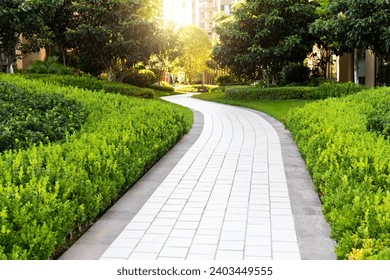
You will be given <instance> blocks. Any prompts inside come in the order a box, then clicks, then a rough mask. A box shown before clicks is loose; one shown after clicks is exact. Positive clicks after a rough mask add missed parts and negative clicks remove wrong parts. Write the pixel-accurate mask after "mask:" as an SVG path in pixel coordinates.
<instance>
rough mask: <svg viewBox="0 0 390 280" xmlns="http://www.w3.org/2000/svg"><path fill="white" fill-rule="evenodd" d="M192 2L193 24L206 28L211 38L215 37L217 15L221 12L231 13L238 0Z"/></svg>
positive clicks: (199, 0) (201, 0)
mask: <svg viewBox="0 0 390 280" xmlns="http://www.w3.org/2000/svg"><path fill="white" fill-rule="evenodd" d="M192 2H193V8H194V10H193V24H194V25H196V26H199V27H200V28H202V29H204V30H205V31H206V32H207V33H208V34H209V36H210V38H211V39H215V38H216V34H215V32H214V27H215V24H216V22H215V16H216V15H217V14H218V13H221V12H224V13H226V14H230V11H231V7H232V5H233V4H234V3H236V2H237V0H193V1H192Z"/></svg>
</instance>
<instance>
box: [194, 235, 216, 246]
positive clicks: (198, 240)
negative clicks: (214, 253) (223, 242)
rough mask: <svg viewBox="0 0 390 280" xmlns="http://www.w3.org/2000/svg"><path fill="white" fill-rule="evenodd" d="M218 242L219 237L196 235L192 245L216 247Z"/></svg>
mask: <svg viewBox="0 0 390 280" xmlns="http://www.w3.org/2000/svg"><path fill="white" fill-rule="evenodd" d="M218 241H219V235H200V234H196V235H195V237H194V241H193V243H194V244H209V245H216V244H218Z"/></svg>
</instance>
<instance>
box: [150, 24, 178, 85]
mask: <svg viewBox="0 0 390 280" xmlns="http://www.w3.org/2000/svg"><path fill="white" fill-rule="evenodd" d="M159 26H161V27H160V28H159V31H158V32H157V35H156V37H155V40H156V42H157V49H158V50H157V51H156V52H155V53H154V54H153V55H152V56H151V58H150V60H149V67H150V68H151V69H152V70H153V71H154V72H155V73H156V74H157V76H158V78H159V81H161V79H162V76H163V73H164V72H170V70H171V69H172V68H173V66H174V61H175V60H176V58H177V57H178V56H179V55H180V50H179V37H178V34H177V32H176V30H175V26H174V24H173V23H168V24H166V25H162V24H161V25H159Z"/></svg>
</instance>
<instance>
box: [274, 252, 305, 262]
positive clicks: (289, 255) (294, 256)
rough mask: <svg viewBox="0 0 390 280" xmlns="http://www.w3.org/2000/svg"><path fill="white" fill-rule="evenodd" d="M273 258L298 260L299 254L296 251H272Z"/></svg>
mask: <svg viewBox="0 0 390 280" xmlns="http://www.w3.org/2000/svg"><path fill="white" fill-rule="evenodd" d="M273 259H274V260H300V259H301V256H300V255H299V254H298V253H280V252H274V253H273Z"/></svg>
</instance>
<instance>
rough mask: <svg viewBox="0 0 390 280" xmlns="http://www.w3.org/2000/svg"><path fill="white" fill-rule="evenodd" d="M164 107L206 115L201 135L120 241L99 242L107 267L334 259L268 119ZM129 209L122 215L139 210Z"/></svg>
mask: <svg viewBox="0 0 390 280" xmlns="http://www.w3.org/2000/svg"><path fill="white" fill-rule="evenodd" d="M165 99H166V100H169V101H171V102H174V103H178V104H181V105H184V106H187V107H189V108H191V109H194V110H196V111H198V112H200V113H201V114H202V115H203V118H204V125H203V130H202V132H201V134H200V136H199V138H198V139H197V141H196V142H195V143H194V144H193V145H192V146H191V147H190V148H189V149H188V151H187V152H186V153H185V154H184V156H182V157H181V159H180V160H179V161H178V163H177V164H176V165H174V166H170V169H172V170H170V171H168V172H167V176H164V178H160V179H161V180H160V181H159V182H157V183H155V184H156V186H155V187H154V188H153V191H151V192H150V193H152V194H151V195H150V194H149V195H150V197H149V195H148V196H147V197H146V198H145V201H146V202H145V203H144V204H143V205H139V207H138V209H137V210H136V211H133V212H135V213H132V214H131V213H130V214H129V213H128V212H125V213H127V214H126V216H127V217H126V218H127V219H128V220H129V221H130V222H128V223H127V224H125V225H124V224H123V222H122V228H123V227H124V228H123V230H117V233H118V234H119V235H118V236H115V237H111V239H112V240H110V241H109V242H108V240H101V242H100V243H102V244H101V246H100V247H99V250H97V252H100V259H136V260H156V259H198V260H207V259H210V260H213V259H234V260H242V259H259V260H260V259H267V260H272V259H281V260H285V259H293V260H299V259H334V254H333V253H332V251H333V246H334V243H333V242H332V241H331V240H330V239H329V238H328V236H329V229H328V228H327V224H326V223H325V222H324V221H323V217H322V215H321V211H320V205H319V201H318V198H317V197H316V195H313V192H312V189H311V188H312V187H311V185H310V179H309V186H307V179H306V181H305V182H304V184H306V186H301V185H299V186H297V187H296V190H295V191H293V192H292V191H291V186H289V187H288V180H287V178H286V171H285V164H284V163H283V155H282V147H281V143H280V136H279V135H278V133H277V132H276V130H275V128H274V127H273V126H272V125H271V124H270V123H269V122H268V121H266V120H265V118H264V117H262V116H261V114H259V113H255V112H253V111H251V110H246V109H241V108H237V107H232V106H227V105H222V104H216V103H211V102H205V101H201V100H197V99H193V98H189V95H178V96H172V97H168V98H165ZM198 115H199V114H198ZM275 123H276V122H275ZM295 153H296V152H295ZM300 164H301V165H302V163H300ZM303 166H304V165H303ZM165 168H166V167H165ZM296 168H297V166H290V169H291V170H290V171H292V172H294V171H297V169H296ZM298 168H300V170H299V172H302V166H298ZM303 169H304V167H303ZM153 172H158V171H153V170H151V171H150V172H149V173H153ZM299 172H298V174H299ZM299 176H300V174H299ZM306 176H307V175H306ZM301 179H302V177H301V176H300V177H299V178H295V179H294V178H293V179H292V182H293V183H292V184H293V185H294V182H295V184H297V180H301ZM294 180H295V181H294ZM152 183H153V180H152V181H151V182H149V184H152ZM298 184H300V182H298ZM289 188H290V191H289ZM300 188H301V191H300ZM302 188H303V189H302ZM154 189H155V191H154ZM307 192H309V196H310V197H309V198H308V194H307ZM291 196H293V198H294V200H295V201H291V200H290V197H291ZM127 201H128V202H126V203H122V204H121V207H122V208H123V207H126V205H128V206H129V207H132V206H130V205H129V204H132V203H135V204H136V203H137V202H136V201H134V200H133V201H129V200H127ZM302 203H303V205H302ZM305 203H306V204H305ZM307 203H309V204H310V205H309V204H307ZM119 204H120V203H119ZM294 204H295V208H294ZM292 207H293V208H292ZM109 212H110V211H109ZM109 212H108V213H109ZM293 212H295V213H296V215H295V216H294V215H293ZM108 215H109V214H108ZM129 215H130V217H129ZM103 220H106V221H107V218H104V217H103ZM107 226H109V225H107V224H106V225H105V227H103V229H101V230H103V231H104V230H108V229H107ZM91 232H92V233H91ZM91 232H90V233H87V234H86V236H87V238H88V235H91V234H92V235H93V233H94V229H93V228H92V229H91ZM98 236H99V235H98ZM100 236H101V235H100ZM107 243H109V244H107ZM89 245H90V243H89V242H84V244H83V241H81V244H77V243H76V245H75V246H74V247H75V248H73V249H72V248H71V250H69V252H67V253H65V254H64V256H63V257H62V259H75V258H76V259H81V258H83V256H82V254H79V255H78V254H77V252H80V251H82V250H85V249H86V248H87V247H88V246H89ZM77 249H78V250H77ZM103 249H104V251H103ZM89 258H91V256H90V257H89ZM93 258H96V256H95V257H93Z"/></svg>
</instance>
